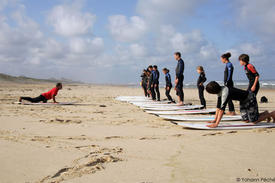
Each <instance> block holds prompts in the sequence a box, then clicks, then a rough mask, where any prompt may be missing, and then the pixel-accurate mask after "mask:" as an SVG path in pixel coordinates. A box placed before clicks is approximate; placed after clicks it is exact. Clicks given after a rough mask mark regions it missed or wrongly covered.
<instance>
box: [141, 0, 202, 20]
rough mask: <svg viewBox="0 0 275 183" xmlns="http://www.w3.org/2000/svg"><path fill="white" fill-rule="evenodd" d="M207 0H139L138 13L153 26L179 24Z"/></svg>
mask: <svg viewBox="0 0 275 183" xmlns="http://www.w3.org/2000/svg"><path fill="white" fill-rule="evenodd" d="M205 1H206V0H192V1H184V0H170V1H167V0H139V1H138V3H137V12H138V13H139V14H140V15H142V16H143V17H145V19H146V20H148V21H150V22H151V24H155V23H161V22H162V23H163V22H166V23H167V22H169V23H171V22H177V21H178V20H179V19H182V16H183V15H193V14H194V12H195V7H197V5H198V4H201V3H203V2H205Z"/></svg>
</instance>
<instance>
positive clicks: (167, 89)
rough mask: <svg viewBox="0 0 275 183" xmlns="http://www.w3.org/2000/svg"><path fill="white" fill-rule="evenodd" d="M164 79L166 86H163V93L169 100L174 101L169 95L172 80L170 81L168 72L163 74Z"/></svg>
mask: <svg viewBox="0 0 275 183" xmlns="http://www.w3.org/2000/svg"><path fill="white" fill-rule="evenodd" d="M165 81H166V87H165V95H166V97H167V98H168V100H169V101H171V102H174V100H173V99H172V97H171V95H170V91H171V88H172V87H173V85H172V81H171V75H170V74H169V72H167V73H166V74H165Z"/></svg>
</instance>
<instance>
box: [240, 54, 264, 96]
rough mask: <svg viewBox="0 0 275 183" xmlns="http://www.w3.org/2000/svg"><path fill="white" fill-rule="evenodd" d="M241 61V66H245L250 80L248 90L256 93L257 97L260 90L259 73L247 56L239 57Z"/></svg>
mask: <svg viewBox="0 0 275 183" xmlns="http://www.w3.org/2000/svg"><path fill="white" fill-rule="evenodd" d="M239 61H240V64H241V65H242V66H244V70H245V73H246V76H247V78H248V80H249V85H248V89H247V90H248V91H252V92H253V93H255V95H257V94H258V91H259V89H260V83H259V77H260V75H259V73H258V72H257V70H256V69H255V67H254V66H253V65H252V64H250V63H249V56H248V55H247V54H241V55H240V56H239Z"/></svg>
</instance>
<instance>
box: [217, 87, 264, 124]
mask: <svg viewBox="0 0 275 183" xmlns="http://www.w3.org/2000/svg"><path fill="white" fill-rule="evenodd" d="M230 100H231V101H232V100H237V101H240V112H241V116H242V118H243V120H244V121H249V122H255V121H257V120H258V118H259V111H258V103H257V100H256V96H255V94H254V93H252V92H251V91H245V90H241V89H238V88H234V87H227V86H224V87H222V89H221V91H220V93H219V94H218V102H217V108H218V109H221V110H223V111H224V110H225V108H226V105H227V103H228V102H229V101H230Z"/></svg>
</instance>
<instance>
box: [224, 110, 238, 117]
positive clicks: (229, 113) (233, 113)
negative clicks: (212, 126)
mask: <svg viewBox="0 0 275 183" xmlns="http://www.w3.org/2000/svg"><path fill="white" fill-rule="evenodd" d="M226 114H227V115H229V116H235V115H236V112H235V111H229V112H227V113H226Z"/></svg>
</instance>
